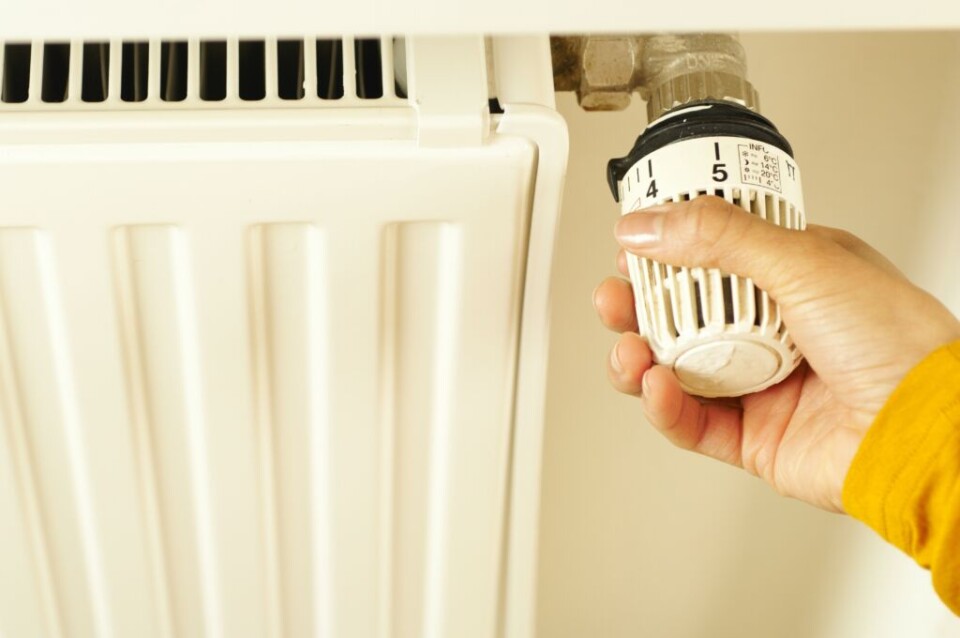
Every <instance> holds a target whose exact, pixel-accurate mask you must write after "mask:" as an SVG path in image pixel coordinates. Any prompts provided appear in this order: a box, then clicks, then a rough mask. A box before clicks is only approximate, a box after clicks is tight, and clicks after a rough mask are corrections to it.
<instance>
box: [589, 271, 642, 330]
mask: <svg viewBox="0 0 960 638" xmlns="http://www.w3.org/2000/svg"><path fill="white" fill-rule="evenodd" d="M593 306H594V308H596V309H597V314H598V315H600V321H601V322H602V323H603V325H604V326H606V327H607V328H609V329H610V330H613V331H614V332H637V314H636V309H635V306H634V300H633V286H631V285H630V282H629V281H626V280H623V279H620V278H618V277H608V278H607V279H604V280H603V281H602V282H601V283H600V285H599V286H597V288H596V290H594V291H593Z"/></svg>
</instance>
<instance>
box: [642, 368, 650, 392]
mask: <svg viewBox="0 0 960 638" xmlns="http://www.w3.org/2000/svg"><path fill="white" fill-rule="evenodd" d="M649 373H650V371H649V370H647V371H646V372H644V373H643V379H641V380H640V392H641V393H643V395H644V396H646V395H648V394H650V380H649V377H650V374H649Z"/></svg>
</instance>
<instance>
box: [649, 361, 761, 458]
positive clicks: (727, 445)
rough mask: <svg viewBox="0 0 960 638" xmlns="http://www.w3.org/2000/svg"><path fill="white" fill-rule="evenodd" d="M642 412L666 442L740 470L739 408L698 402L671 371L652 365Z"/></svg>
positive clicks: (740, 422) (740, 433)
mask: <svg viewBox="0 0 960 638" xmlns="http://www.w3.org/2000/svg"><path fill="white" fill-rule="evenodd" d="M642 395H643V411H644V413H645V414H646V416H647V420H648V421H649V422H650V424H651V425H652V426H653V427H654V428H656V429H657V430H658V431H659V432H660V433H661V434H663V435H664V436H665V437H666V438H667V440H669V441H670V442H671V443H673V444H674V445H676V446H677V447H679V448H682V449H684V450H691V451H693V452H698V453H700V454H703V455H706V456H709V457H712V458H715V459H717V460H719V461H723V462H724V463H729V464H731V465H735V466H737V467H742V466H743V463H742V457H741V440H742V427H741V425H742V417H741V412H740V410H738V409H735V408H732V407H727V406H722V405H717V404H714V403H700V402H699V401H697V400H696V399H694V398H693V397H692V396H690V395H688V394H686V393H685V392H684V391H683V390H682V389H681V388H680V383H679V382H678V381H677V378H676V377H675V376H674V374H673V371H671V370H670V369H669V368H667V367H664V366H659V365H657V366H653V367H652V368H650V370H649V371H647V373H646V374H645V375H644V377H643V381H642Z"/></svg>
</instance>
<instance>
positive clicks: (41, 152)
mask: <svg viewBox="0 0 960 638" xmlns="http://www.w3.org/2000/svg"><path fill="white" fill-rule="evenodd" d="M65 44H68V45H69V46H66V47H64V46H63V45H65ZM338 47H339V48H338ZM0 50H2V51H3V52H4V59H3V60H2V61H0V69H3V77H2V78H0V82H2V84H3V87H4V94H3V101H2V102H0V193H2V203H0V636H3V637H4V638H20V637H33V636H56V637H60V636H64V637H85V636H96V637H117V638H126V637H132V636H136V637H138V638H139V637H144V638H147V637H152V636H158V637H159V636H187V637H192V636H210V637H229V638H234V637H241V636H270V637H279V636H293V637H299V636H317V637H323V638H334V637H336V638H366V637H371V638H374V637H376V638H394V637H395V638H407V637H410V638H412V637H415V636H416V637H420V636H424V637H430V638H467V637H471V636H478V637H480V636H482V637H491V638H492V637H493V636H500V635H503V636H509V637H518V638H519V637H525V638H529V637H531V636H532V634H533V621H532V617H533V611H534V610H533V606H534V603H533V593H534V574H535V559H536V517H537V509H538V506H539V505H538V503H539V484H538V481H539V470H540V446H541V427H542V408H543V394H544V383H545V370H546V344H547V328H548V322H547V309H548V299H547V288H548V283H549V267H550V261H551V256H552V248H553V239H554V231H555V224H556V220H557V213H558V208H559V198H560V191H561V184H562V179H563V174H564V170H565V162H566V129H565V126H564V124H563V122H562V121H561V120H560V119H559V117H558V116H557V115H556V113H555V112H554V111H553V103H552V100H553V93H552V71H551V67H550V59H549V46H548V42H547V38H545V37H542V38H520V37H518V38H497V39H493V40H488V41H485V40H484V39H482V38H475V37H459V38H424V37H419V38H409V39H407V40H405V41H400V42H395V41H394V39H393V38H382V39H365V40H364V41H363V43H360V44H358V43H357V42H355V41H354V40H353V39H352V38H342V39H329V38H328V39H321V40H319V41H318V40H317V39H316V38H314V37H301V38H290V39H287V40H283V41H282V42H278V41H277V40H276V39H264V40H259V41H258V40H252V41H240V40H237V39H224V40H219V41H218V40H215V39H214V40H211V41H201V40H197V39H189V40H184V41H182V42H180V41H177V40H170V41H166V42H162V41H160V40H150V41H145V42H142V43H141V42H139V41H136V40H131V41H129V42H127V41H124V40H122V39H120V40H111V41H104V42H84V41H72V42H69V43H51V42H44V41H35V42H32V43H18V42H7V43H4V45H3V46H2V47H0ZM395 50H396V51H397V52H398V55H399V52H403V54H404V56H405V57H404V58H401V57H397V58H396V59H395V58H394V52H395ZM334 53H335V54H334ZM25 56H26V57H27V58H28V63H27V64H26V66H24V57H25ZM144 57H146V58H147V59H146V60H144V59H143V58H144ZM360 58H362V59H360ZM372 58H375V59H372ZM488 58H489V60H488ZM328 64H329V66H327V65H328ZM488 68H490V69H493V70H494V72H493V73H492V75H490V76H489V77H488ZM358 69H361V72H359V73H358V71H357V70H358ZM395 70H396V71H399V73H400V77H399V78H398V77H395ZM24 73H26V76H24V75H23V74H24ZM377 87H379V94H378V90H377ZM490 87H493V88H492V89H491V88H490ZM492 97H497V98H499V103H500V105H502V107H503V110H504V113H502V114H499V113H494V114H491V113H490V110H489V107H488V99H489V98H492Z"/></svg>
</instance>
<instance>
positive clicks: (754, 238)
mask: <svg viewBox="0 0 960 638" xmlns="http://www.w3.org/2000/svg"><path fill="white" fill-rule="evenodd" d="M616 235H617V241H619V242H620V244H622V245H623V247H624V248H626V249H627V250H628V251H629V252H631V253H633V254H635V255H638V256H640V257H647V258H649V259H654V260H656V261H659V262H662V263H665V264H670V265H673V266H687V267H691V268H693V267H700V268H719V269H720V270H722V271H724V272H727V273H732V274H735V275H738V276H740V277H749V278H750V279H753V281H754V282H755V283H756V284H757V285H758V286H760V287H761V288H763V289H764V290H766V291H767V292H768V293H770V295H772V296H773V297H775V298H777V297H782V296H784V295H785V294H786V293H787V292H788V290H787V287H788V286H790V287H792V286H795V285H798V284H802V283H803V282H804V281H809V278H808V275H809V276H816V275H815V272H814V268H815V269H816V270H817V271H819V272H821V273H822V272H824V271H823V270H820V269H822V268H823V267H824V266H826V265H827V264H825V263H824V262H825V261H829V262H834V263H832V264H830V265H831V266H833V267H840V266H842V260H843V259H844V255H843V251H842V250H841V249H840V248H839V247H838V246H837V245H836V244H835V243H833V242H830V241H828V240H826V239H824V238H823V237H820V236H819V235H817V234H815V233H806V232H802V231H797V230H788V229H786V228H782V227H780V226H776V225H774V224H772V223H770V222H768V221H765V220H763V219H761V218H760V217H758V216H756V215H753V214H751V213H749V212H747V211H745V210H744V209H742V208H740V207H739V206H735V205H733V204H731V203H730V202H728V201H726V200H724V199H721V198H719V197H712V196H711V197H698V198H696V199H693V200H690V201H687V202H679V203H676V204H667V205H664V206H656V207H652V208H647V209H644V210H642V211H639V212H636V213H630V214H628V215H624V216H623V217H622V218H621V219H620V221H619V222H618V223H617V228H616ZM835 260H840V262H841V263H836V261H835ZM814 264H816V266H814Z"/></svg>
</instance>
